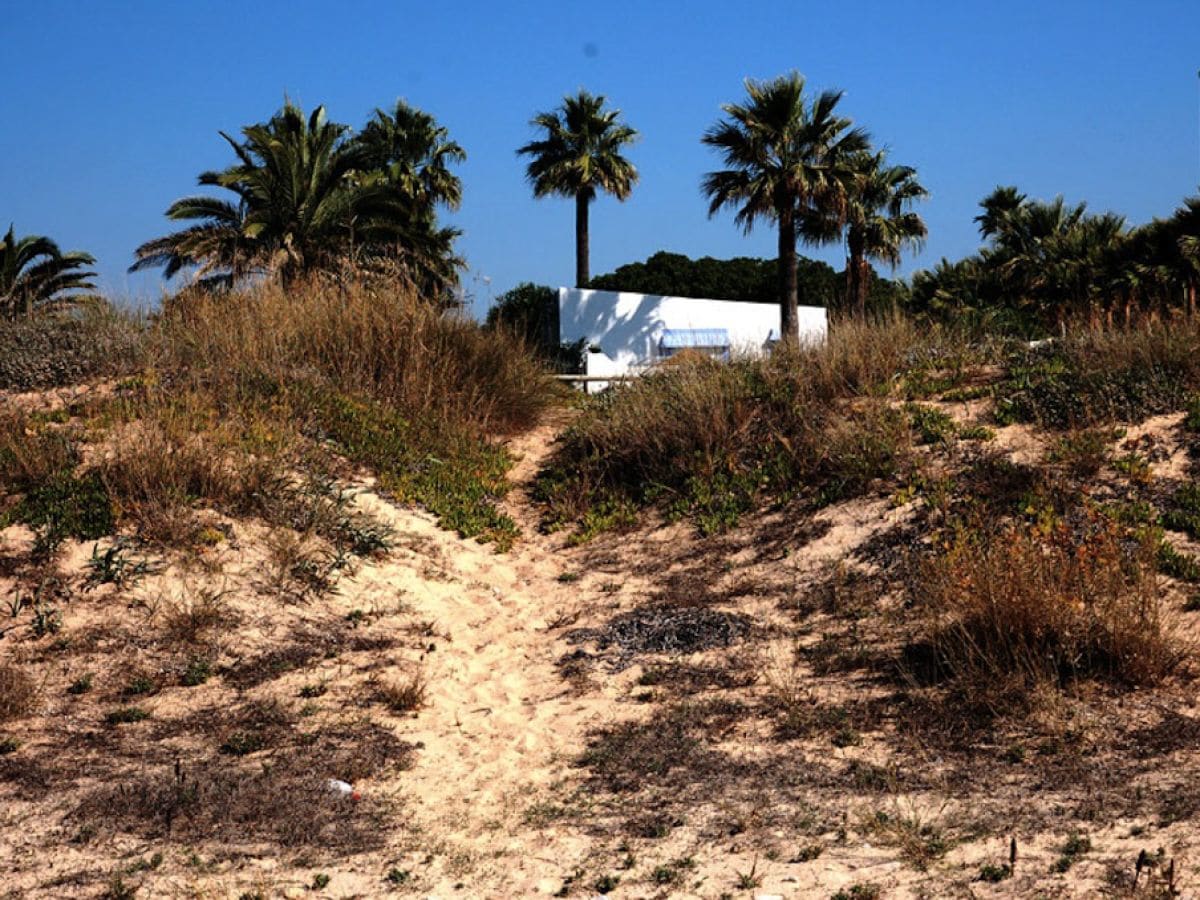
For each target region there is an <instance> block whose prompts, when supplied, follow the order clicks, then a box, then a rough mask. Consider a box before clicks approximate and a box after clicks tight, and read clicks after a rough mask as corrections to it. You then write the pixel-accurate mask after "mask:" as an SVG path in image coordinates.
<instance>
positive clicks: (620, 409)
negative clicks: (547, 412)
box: [540, 318, 963, 532]
mask: <svg viewBox="0 0 1200 900" xmlns="http://www.w3.org/2000/svg"><path fill="white" fill-rule="evenodd" d="M962 353H963V351H962V350H961V348H955V349H950V348H947V347H942V346H940V345H938V343H937V341H931V340H930V339H929V338H928V336H925V338H924V339H923V338H922V336H921V335H919V334H918V333H917V331H916V330H915V329H914V328H913V326H912V325H911V324H909V323H907V322H906V321H905V320H903V319H898V318H897V319H889V320H884V321H880V322H873V323H863V322H849V323H845V324H843V325H842V326H840V327H839V328H836V329H834V330H833V331H832V332H831V334H830V337H829V340H828V341H827V342H826V343H824V344H822V345H818V346H803V347H799V348H795V349H791V350H786V349H785V350H780V351H777V352H776V353H775V354H773V355H772V356H771V357H769V358H765V359H763V358H747V359H741V360H735V361H733V362H731V363H729V364H725V365H723V364H719V363H717V362H714V361H712V360H709V359H705V358H703V357H695V358H692V359H691V360H690V361H688V362H681V363H678V364H675V365H671V366H664V367H662V368H661V369H659V370H657V371H656V372H654V373H652V374H650V375H649V376H647V377H644V378H641V379H638V380H637V381H635V382H633V383H631V384H628V385H625V386H622V387H620V388H618V389H616V390H613V391H610V392H608V393H606V394H604V395H601V396H599V397H597V398H596V399H594V400H592V401H590V402H589V403H588V404H587V405H586V406H585V408H584V411H583V414H582V415H581V416H580V418H579V419H578V421H577V422H576V423H575V424H574V425H573V426H572V427H571V428H570V429H569V430H568V431H567V432H566V433H565V434H564V435H563V438H562V442H561V447H560V449H559V451H558V453H557V455H556V457H555V459H554V460H553V461H552V463H551V465H550V466H549V468H548V469H547V471H546V472H545V473H543V476H542V478H541V481H540V496H541V497H542V499H543V500H544V501H546V502H547V504H548V508H549V517H550V518H551V519H552V520H557V521H559V522H563V521H575V520H581V521H582V525H583V527H584V529H585V530H588V529H591V530H599V528H600V527H604V526H605V525H610V524H616V523H618V522H619V521H622V520H627V519H628V515H627V514H620V513H621V510H622V508H623V505H624V506H632V507H637V506H643V505H649V504H652V503H663V504H664V505H665V506H666V507H667V509H668V511H669V512H671V513H674V514H682V513H691V514H694V515H695V516H696V518H697V520H698V523H699V524H700V526H701V528H702V530H704V531H706V532H711V531H719V530H723V529H724V528H727V527H729V526H730V525H732V524H733V523H734V522H735V521H736V519H737V516H738V514H739V513H741V512H744V511H745V510H747V509H749V508H751V507H752V506H754V505H755V504H756V503H757V502H758V501H759V499H760V497H761V496H762V495H764V494H766V495H768V496H772V497H779V496H784V497H787V496H790V495H794V494H801V495H803V496H806V497H807V498H808V499H810V500H813V501H816V502H818V503H828V502H832V501H833V500H836V499H840V498H843V497H847V496H853V495H855V494H858V493H861V492H862V491H864V490H865V489H867V488H868V487H869V486H870V485H871V484H872V483H873V482H874V481H875V480H876V479H878V478H881V477H888V476H890V475H892V474H894V473H895V472H897V471H898V470H900V469H902V468H904V467H905V466H906V465H907V464H908V460H909V458H910V456H911V448H912V443H913V442H912V435H911V432H910V428H909V423H908V420H907V418H906V417H905V416H904V415H903V414H902V413H901V412H900V411H899V410H897V409H895V408H893V405H892V404H891V403H890V402H889V395H891V394H892V393H893V392H894V391H895V390H896V389H897V388H898V387H899V385H900V383H901V380H902V376H904V374H905V373H908V372H910V371H914V370H921V371H925V370H927V369H930V368H931V367H933V366H934V365H937V366H943V365H944V364H946V363H947V362H948V361H951V360H959V361H961V358H962ZM935 360H936V363H935V362H934V361H935ZM619 514H620V515H619ZM605 517H607V519H608V521H607V522H606V521H602V520H603V519H604V518H605Z"/></svg>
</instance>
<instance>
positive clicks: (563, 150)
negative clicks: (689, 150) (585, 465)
mask: <svg viewBox="0 0 1200 900" xmlns="http://www.w3.org/2000/svg"><path fill="white" fill-rule="evenodd" d="M746 93H747V99H746V102H744V103H730V104H726V105H725V106H724V107H722V108H723V110H724V112H725V118H723V119H722V120H721V121H719V122H717V124H715V125H714V126H713V127H712V128H710V129H709V130H708V131H707V132H706V133H705V135H704V136H703V138H702V140H703V142H704V143H705V144H707V145H708V146H710V147H713V148H714V149H715V150H717V151H718V152H719V153H720V154H721V157H722V161H723V162H724V164H725V166H726V168H724V169H722V170H719V171H715V172H710V173H708V174H707V175H706V176H705V177H704V179H703V183H702V190H703V192H704V194H705V195H706V196H707V198H708V200H709V215H710V216H711V215H715V214H716V213H717V212H718V211H720V210H721V209H722V208H726V207H729V208H733V209H735V210H736V215H735V221H736V222H737V223H738V224H739V225H741V226H742V227H743V228H744V229H745V230H746V231H749V230H750V229H751V228H752V227H753V225H754V223H755V222H757V221H759V220H767V221H770V222H773V223H775V224H776V226H777V228H778V238H779V240H778V243H779V263H778V267H779V272H778V298H779V303H780V307H781V331H782V337H783V339H785V340H789V339H795V338H796V337H797V336H798V328H799V325H798V322H799V320H798V310H797V307H798V305H799V297H798V290H797V274H796V265H797V256H796V245H797V242H798V241H804V242H806V243H810V244H818V245H819V244H829V243H836V242H840V241H845V245H846V249H847V267H846V273H847V276H846V281H847V283H846V300H847V306H848V308H850V309H854V310H857V311H858V312H859V313H861V312H862V311H863V310H864V309H865V306H866V298H867V289H868V287H869V284H870V279H869V262H868V260H876V261H879V262H885V263H887V264H889V265H891V266H893V267H894V266H896V265H897V264H898V263H899V261H900V254H901V252H902V250H903V249H904V248H905V247H917V246H919V245H920V244H921V242H922V241H923V240H924V239H925V236H926V233H927V231H926V227H925V223H924V222H923V221H922V219H921V217H920V216H919V215H918V214H917V213H915V212H913V211H912V208H911V207H912V205H913V204H914V203H915V202H917V201H919V200H922V199H924V198H925V197H927V196H928V191H926V190H925V188H924V187H922V185H921V184H920V182H918V181H917V177H916V170H915V169H913V168H911V167H909V166H894V165H891V164H890V163H889V162H888V159H887V154H886V152H885V151H883V150H876V149H873V148H872V147H871V144H870V138H869V136H868V135H867V133H866V132H865V131H864V130H862V129H861V128H855V127H854V124H853V122H851V121H850V120H849V119H847V118H844V117H842V116H839V115H837V107H838V104H839V103H840V101H841V99H842V94H841V92H838V91H825V92H822V93H820V94H818V95H817V96H815V97H813V98H811V99H810V98H809V97H808V95H807V94H806V92H805V82H804V78H803V77H802V76H801V75H800V74H799V73H797V72H793V73H791V74H789V75H785V76H782V77H780V78H776V79H774V80H772V81H765V82H758V81H753V80H748V81H747V82H746ZM605 103H606V101H605V98H604V97H598V96H594V95H592V94H589V93H587V92H586V91H580V92H579V93H578V94H577V95H575V96H569V97H566V98H565V99H564V101H563V103H562V105H561V107H559V108H558V109H556V110H554V111H551V112H545V113H540V114H539V115H537V116H536V117H535V118H534V119H533V125H534V126H535V127H537V128H539V129H540V130H541V131H542V132H543V133H544V134H543V136H542V137H541V139H539V140H536V141H532V142H530V143H528V144H526V145H525V146H523V147H521V148H520V149H519V150H518V151H517V152H518V153H519V154H523V155H528V156H530V157H532V159H531V160H530V162H529V165H528V168H527V170H526V175H527V177H528V179H529V182H530V184H531V185H532V186H533V191H534V195H535V196H537V197H544V196H548V195H561V196H568V197H573V198H574V199H575V210H576V217H575V273H576V283H577V284H578V285H580V286H585V285H587V283H588V280H589V279H588V272H589V267H588V250H589V246H588V205H589V204H590V203H591V202H592V200H593V199H594V198H595V196H596V193H597V191H605V192H607V193H610V194H612V195H613V196H615V197H616V198H617V199H619V200H624V199H625V198H627V197H628V196H629V194H630V192H631V191H632V189H633V185H634V184H635V183H636V181H637V170H636V168H634V166H633V165H632V163H630V162H629V160H627V159H626V158H625V157H624V156H623V155H622V150H623V149H624V147H625V146H627V145H628V144H630V143H632V142H633V141H634V140H635V139H636V138H637V136H638V134H637V132H636V131H635V130H634V129H632V128H630V127H629V126H628V125H626V124H624V123H623V122H621V121H620V112H619V111H618V110H612V109H606V108H605Z"/></svg>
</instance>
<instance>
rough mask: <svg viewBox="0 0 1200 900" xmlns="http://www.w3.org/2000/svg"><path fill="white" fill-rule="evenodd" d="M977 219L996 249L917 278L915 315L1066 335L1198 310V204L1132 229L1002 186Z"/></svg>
mask: <svg viewBox="0 0 1200 900" xmlns="http://www.w3.org/2000/svg"><path fill="white" fill-rule="evenodd" d="M980 206H981V207H982V212H981V213H980V215H979V216H977V217H976V219H975V221H976V222H977V223H978V224H979V231H980V234H981V236H982V237H983V238H984V239H985V240H987V241H988V245H987V246H986V247H985V248H984V249H982V250H981V251H980V252H979V253H978V254H976V255H975V256H970V257H967V258H966V259H962V260H959V261H958V262H951V261H949V260H945V259H943V260H942V261H941V262H940V263H939V264H938V265H937V267H936V268H935V269H933V270H932V271H926V272H918V273H917V274H916V275H914V276H913V281H912V288H913V289H912V306H911V308H912V310H913V311H914V312H916V313H918V314H921V315H925V316H929V317H932V318H935V319H943V320H944V319H951V318H952V319H954V320H956V321H960V322H961V321H965V320H971V321H974V322H976V323H977V324H979V325H980V326H982V327H987V328H992V329H1007V330H1013V331H1017V332H1020V333H1025V334H1045V333H1048V332H1049V333H1059V332H1060V330H1062V329H1064V326H1065V324H1066V322H1067V320H1068V319H1072V320H1075V321H1076V322H1077V321H1078V320H1081V319H1087V318H1090V319H1092V320H1093V321H1095V320H1096V319H1098V318H1101V317H1103V318H1104V319H1106V320H1107V321H1110V322H1111V321H1112V319H1113V318H1114V317H1116V318H1117V319H1118V320H1119V321H1122V322H1124V324H1125V325H1129V324H1130V323H1131V322H1134V321H1139V320H1150V321H1153V320H1154V319H1156V318H1161V317H1162V316H1163V315H1164V314H1165V313H1166V311H1167V310H1169V309H1172V308H1174V309H1186V310H1188V311H1189V312H1191V311H1194V308H1195V302H1196V288H1197V284H1198V283H1200V266H1198V262H1200V240H1198V237H1200V197H1191V198H1188V199H1187V200H1185V201H1184V203H1183V205H1182V206H1181V207H1180V208H1179V209H1177V210H1176V211H1175V213H1174V214H1173V215H1172V216H1171V217H1170V218H1169V219H1155V220H1154V221H1153V222H1151V223H1149V224H1147V225H1143V226H1141V227H1137V228H1132V229H1131V228H1129V227H1127V225H1126V223H1125V219H1124V218H1123V217H1122V216H1119V215H1116V214H1114V213H1104V214H1102V215H1093V214H1091V213H1089V212H1088V211H1087V205H1086V204H1084V203H1080V204H1077V205H1070V204H1067V203H1066V202H1064V200H1063V198H1062V197H1058V198H1056V199H1054V200H1053V201H1050V202H1043V201H1038V200H1031V199H1029V198H1028V197H1027V196H1026V195H1025V194H1022V193H1021V192H1020V191H1018V190H1017V189H1016V188H1015V187H1000V188H997V189H996V190H995V191H993V192H992V193H991V194H990V195H988V196H987V197H985V198H984V199H983V201H982V202H981V203H980Z"/></svg>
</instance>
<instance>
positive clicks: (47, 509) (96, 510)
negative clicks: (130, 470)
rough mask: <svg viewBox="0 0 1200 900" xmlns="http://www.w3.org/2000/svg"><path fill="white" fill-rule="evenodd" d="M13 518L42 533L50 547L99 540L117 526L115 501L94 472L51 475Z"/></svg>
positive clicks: (21, 505)
mask: <svg viewBox="0 0 1200 900" xmlns="http://www.w3.org/2000/svg"><path fill="white" fill-rule="evenodd" d="M13 518H14V519H16V520H17V521H20V522H24V523H25V524H27V525H29V526H31V527H32V528H34V529H35V530H37V531H39V532H41V534H42V536H43V539H44V540H45V541H47V542H48V543H49V544H51V545H53V544H56V543H58V542H59V541H61V540H62V539H63V538H68V537H71V538H77V539H78V540H84V541H91V540H97V539H99V538H102V537H105V536H106V535H109V534H112V531H113V528H114V527H115V526H116V521H115V517H114V514H113V504H112V500H111V498H110V497H109V494H108V491H107V490H106V489H105V485H104V482H103V481H102V480H101V479H100V478H99V476H98V475H97V474H96V473H95V472H88V473H85V474H83V475H79V476H76V475H73V474H71V473H70V472H67V471H63V472H58V473H56V474H54V475H52V476H51V477H50V478H48V479H47V480H46V481H44V482H42V483H41V484H38V485H36V486H33V487H31V488H30V489H29V492H28V493H27V494H26V495H25V498H24V500H22V501H21V503H20V505H18V506H17V508H16V510H15V511H14V513H13Z"/></svg>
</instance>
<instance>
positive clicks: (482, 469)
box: [0, 281, 556, 546]
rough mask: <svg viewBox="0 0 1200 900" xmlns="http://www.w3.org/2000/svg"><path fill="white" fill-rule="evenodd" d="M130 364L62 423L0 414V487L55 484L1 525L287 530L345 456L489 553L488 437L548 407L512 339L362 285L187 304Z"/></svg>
mask: <svg viewBox="0 0 1200 900" xmlns="http://www.w3.org/2000/svg"><path fill="white" fill-rule="evenodd" d="M139 358H140V359H141V360H143V362H144V367H143V369H142V370H141V372H140V373H139V374H137V375H136V376H135V377H132V378H128V379H126V380H125V381H123V382H122V383H120V384H119V385H118V386H117V389H116V391H115V393H114V395H113V397H112V399H108V400H98V401H95V402H93V403H91V404H90V405H87V406H86V407H85V408H80V409H73V410H71V414H72V415H74V416H76V417H77V418H76V420H75V422H74V424H72V425H70V426H69V427H63V428H60V427H59V426H58V425H57V424H55V425H50V424H48V423H47V422H44V421H42V422H34V421H32V420H31V419H30V418H29V417H28V416H24V417H22V416H20V415H15V414H14V416H12V422H11V426H12V427H11V428H9V427H6V428H5V430H4V434H2V435H0V482H2V483H0V488H3V489H5V490H6V491H7V492H8V493H13V492H21V491H26V489H27V488H29V486H30V485H36V484H37V483H53V484H54V485H55V490H54V491H53V492H51V493H49V494H46V492H45V491H42V492H41V493H43V494H46V496H45V497H40V496H33V495H32V494H31V495H30V496H28V497H26V499H25V501H22V504H21V505H19V506H17V507H14V508H13V509H12V510H10V512H9V513H8V514H7V515H8V516H9V517H16V518H17V519H19V520H25V521H28V523H29V524H32V525H35V527H42V528H44V530H45V531H46V534H47V540H48V546H50V545H52V544H54V543H55V540H60V539H61V537H62V536H67V535H78V534H80V533H81V532H83V531H87V532H88V533H89V534H91V533H92V532H94V531H95V527H93V524H92V523H93V522H94V521H95V522H99V521H100V520H101V519H105V517H107V518H111V515H110V514H109V513H108V511H109V510H112V511H115V512H116V513H117V514H118V517H119V520H120V523H121V524H122V525H124V526H126V527H129V528H131V529H133V530H136V531H137V532H138V533H139V534H140V535H141V536H142V537H144V538H147V539H151V540H154V541H157V542H160V543H163V544H180V543H183V544H186V543H188V542H189V541H191V540H194V539H195V538H196V537H197V535H198V534H199V533H200V531H201V530H202V529H201V528H200V527H199V524H198V520H197V516H196V511H197V508H198V507H205V506H207V507H211V508H215V509H217V510H220V511H221V512H223V513H227V514H232V515H257V516H262V517H264V518H268V519H273V518H274V519H279V520H280V524H287V522H286V521H284V520H286V519H288V517H289V516H291V515H292V513H293V512H294V509H291V508H288V505H287V504H283V503H280V502H277V501H278V498H279V497H283V496H291V491H292V488H293V487H295V485H297V484H300V483H303V482H305V479H306V477H307V476H310V475H311V476H313V477H315V478H316V479H317V480H318V481H319V480H321V479H325V478H326V477H327V476H328V475H329V474H331V473H333V472H335V471H342V472H344V471H345V470H346V461H347V460H348V461H349V463H351V464H352V466H361V467H365V468H367V469H370V470H372V471H373V472H374V473H375V474H376V475H377V476H378V477H379V483H380V484H381V485H382V486H383V488H384V489H385V490H387V491H390V492H391V493H393V494H394V495H396V496H397V497H399V498H400V499H402V500H405V501H411V502H414V503H419V504H423V505H425V506H427V507H428V508H429V509H430V510H431V511H433V512H434V513H435V514H436V515H438V516H439V517H440V518H441V519H442V521H443V522H444V523H445V524H446V525H447V526H448V527H450V528H454V529H457V530H458V531H460V532H461V533H463V534H464V535H475V536H480V537H482V538H487V539H494V540H498V541H501V542H507V541H509V540H511V539H512V537H513V536H514V535H515V531H516V529H515V525H514V524H513V523H512V522H511V520H509V519H508V518H507V517H506V516H504V515H503V513H502V512H501V511H500V510H499V509H498V507H497V505H496V501H497V499H498V498H499V497H500V496H501V495H502V494H503V493H504V491H505V490H506V488H507V482H506V481H505V473H506V471H507V469H508V465H509V462H510V460H509V459H508V457H507V455H506V454H505V452H504V451H503V449H502V448H501V447H500V446H499V445H498V443H497V442H496V440H495V438H496V437H497V436H500V435H504V434H507V433H511V432H514V431H517V430H519V429H521V428H524V427H526V426H528V425H530V424H531V423H532V422H533V421H534V420H535V419H536V417H537V416H538V415H539V413H540V412H541V411H542V410H543V409H544V408H545V406H546V405H547V404H548V403H551V402H554V399H555V396H556V393H555V386H554V384H553V382H552V381H551V380H550V379H549V378H548V376H547V375H546V374H545V373H544V371H543V369H542V368H541V367H540V365H539V364H538V363H537V362H536V361H535V359H534V358H533V356H532V355H531V354H529V353H528V352H527V351H526V348H525V347H524V346H523V345H521V344H520V343H519V342H518V341H516V340H515V339H513V338H511V337H509V336H506V335H503V334H494V333H487V332H484V330H483V329H482V328H480V327H479V326H478V325H477V324H476V323H474V322H471V321H469V320H466V319H462V318H456V317H454V316H451V315H447V314H445V313H443V312H442V311H441V310H439V309H437V308H435V307H433V306H432V305H430V304H428V303H425V302H423V301H422V299H421V298H420V297H418V296H417V295H416V294H414V293H413V291H412V290H411V289H410V288H408V287H406V286H404V285H403V284H396V283H392V284H385V283H382V282H378V281H376V282H373V283H370V284H366V283H362V284H353V283H342V284H329V283H324V282H319V281H314V282H312V283H309V284H301V285H298V286H294V287H292V288H289V289H288V290H287V291H284V290H283V289H282V288H280V287H279V286H277V285H274V284H264V285H260V286H258V287H256V288H253V289H251V290H247V291H243V292H233V293H225V294H205V293H197V292H189V293H187V294H185V295H183V296H180V297H177V298H174V299H173V300H172V301H171V302H170V303H168V304H167V305H166V306H165V308H164V309H163V311H162V312H161V313H160V314H159V315H158V316H157V317H156V318H155V321H153V322H152V323H151V324H150V327H148V328H147V329H146V331H145V332H144V333H143V334H142V345H141V347H140V349H139ZM79 417H82V419H83V422H82V426H81V425H80V422H79ZM85 433H86V435H87V441H86V442H88V443H98V444H99V445H100V446H99V447H93V448H91V449H87V448H85V447H84V446H83V445H84V443H85V441H84V440H83V435H84V434H85ZM313 483H315V482H313ZM27 493H28V491H27ZM318 493H319V492H318ZM76 495H79V496H76ZM31 498H32V499H31ZM272 498H274V499H272ZM319 502H325V501H324V500H322V498H321V497H318V496H316V495H315V494H314V496H313V498H312V503H319ZM309 505H310V506H311V505H312V504H309ZM295 506H296V504H294V503H293V504H292V507H295ZM79 509H83V510H84V511H85V512H87V513H88V515H87V516H81V515H79V514H77V512H78V510H79ZM101 513H104V515H103V516H102V515H101ZM83 519H86V522H85V523H84V524H85V525H86V526H87V527H86V528H84V527H83V526H82V525H80V524H79V521H82V520H83ZM105 520H106V521H107V519H105ZM0 521H2V520H0ZM39 523H41V524H39ZM56 523H57V524H56ZM96 527H99V526H96ZM51 536H53V537H54V539H55V540H50V538H51Z"/></svg>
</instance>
